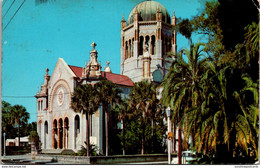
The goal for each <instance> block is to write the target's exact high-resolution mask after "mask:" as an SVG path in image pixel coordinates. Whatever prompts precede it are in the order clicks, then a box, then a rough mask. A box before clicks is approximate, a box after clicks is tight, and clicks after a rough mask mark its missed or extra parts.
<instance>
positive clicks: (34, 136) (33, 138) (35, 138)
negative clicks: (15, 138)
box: [29, 131, 41, 150]
mask: <svg viewBox="0 0 260 168" xmlns="http://www.w3.org/2000/svg"><path fill="white" fill-rule="evenodd" d="M29 141H30V142H33V143H34V145H35V147H36V149H37V150H39V149H40V147H41V140H40V137H39V135H38V133H37V131H31V132H30V136H29Z"/></svg>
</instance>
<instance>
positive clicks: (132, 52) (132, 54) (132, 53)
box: [131, 38, 134, 57]
mask: <svg viewBox="0 0 260 168" xmlns="http://www.w3.org/2000/svg"><path fill="white" fill-rule="evenodd" d="M133 56H134V38H133V39H132V50H131V57H133Z"/></svg>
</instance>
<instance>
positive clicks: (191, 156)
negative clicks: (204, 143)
mask: <svg viewBox="0 0 260 168" xmlns="http://www.w3.org/2000/svg"><path fill="white" fill-rule="evenodd" d="M196 160H197V158H196V153H195V152H193V151H183V152H182V157H181V164H191V163H192V162H194V161H196ZM171 163H172V164H178V156H177V157H174V158H173V159H172V162H171Z"/></svg>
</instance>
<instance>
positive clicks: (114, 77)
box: [68, 65, 134, 87]
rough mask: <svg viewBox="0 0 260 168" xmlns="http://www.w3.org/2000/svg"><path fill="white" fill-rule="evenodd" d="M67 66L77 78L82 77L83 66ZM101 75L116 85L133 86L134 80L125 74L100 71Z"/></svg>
mask: <svg viewBox="0 0 260 168" xmlns="http://www.w3.org/2000/svg"><path fill="white" fill-rule="evenodd" d="M68 67H69V68H70V69H71V71H72V72H73V73H74V74H75V75H76V76H77V77H79V78H81V77H82V71H83V70H84V68H81V67H76V66H72V65H68ZM101 75H102V77H103V78H106V79H107V80H109V81H111V82H113V83H115V84H117V85H124V86H130V87H133V86H134V82H133V81H132V80H131V79H130V78H129V77H128V76H125V75H119V74H114V73H111V72H104V71H102V72H101Z"/></svg>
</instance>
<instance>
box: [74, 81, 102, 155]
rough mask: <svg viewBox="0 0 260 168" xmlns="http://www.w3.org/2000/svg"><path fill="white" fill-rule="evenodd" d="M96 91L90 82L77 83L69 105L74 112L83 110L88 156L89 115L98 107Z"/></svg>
mask: <svg viewBox="0 0 260 168" xmlns="http://www.w3.org/2000/svg"><path fill="white" fill-rule="evenodd" d="M96 95H97V91H96V89H95V88H94V87H93V86H92V85H91V84H85V85H79V86H78V87H76V88H75V90H74V93H73V95H72V102H71V106H72V109H73V110H75V111H76V112H83V114H85V115H86V146H87V156H89V116H90V115H92V114H94V113H95V112H96V111H97V109H98V108H99V103H98V99H97V96H96Z"/></svg>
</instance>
